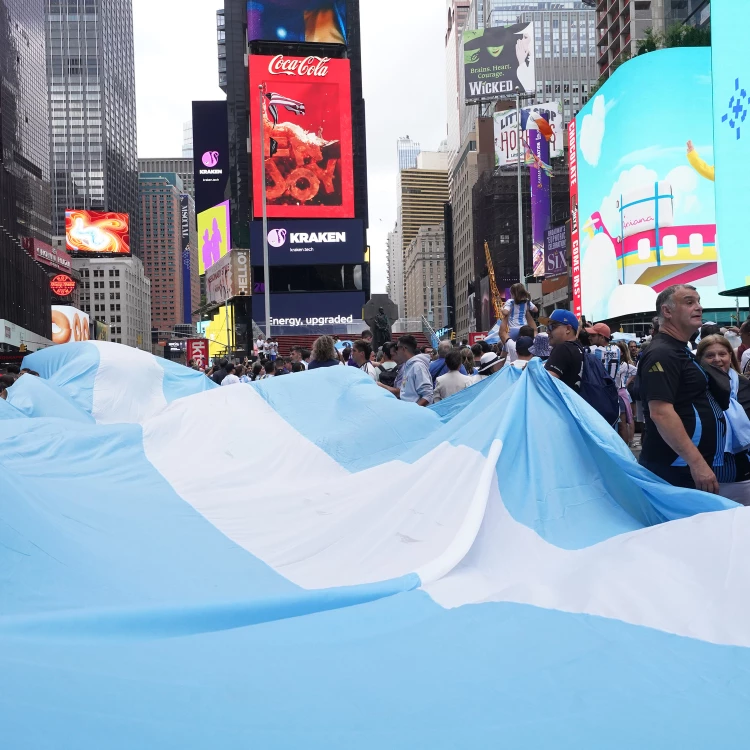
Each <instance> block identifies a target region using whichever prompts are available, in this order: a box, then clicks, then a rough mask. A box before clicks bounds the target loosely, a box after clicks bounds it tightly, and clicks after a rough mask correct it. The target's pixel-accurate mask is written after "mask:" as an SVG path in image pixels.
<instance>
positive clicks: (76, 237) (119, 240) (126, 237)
mask: <svg viewBox="0 0 750 750" xmlns="http://www.w3.org/2000/svg"><path fill="white" fill-rule="evenodd" d="M65 244H66V247H67V249H68V251H69V252H72V253H108V254H112V255H130V223H129V217H128V214H118V213H113V212H111V211H84V210H81V209H68V210H67V211H65Z"/></svg>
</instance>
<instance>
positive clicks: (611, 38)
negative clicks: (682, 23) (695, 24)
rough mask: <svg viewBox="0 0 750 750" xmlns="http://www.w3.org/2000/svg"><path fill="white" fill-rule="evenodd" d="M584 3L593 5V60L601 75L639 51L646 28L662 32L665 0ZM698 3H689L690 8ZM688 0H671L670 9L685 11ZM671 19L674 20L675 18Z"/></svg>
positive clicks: (605, 74) (590, 0)
mask: <svg viewBox="0 0 750 750" xmlns="http://www.w3.org/2000/svg"><path fill="white" fill-rule="evenodd" d="M585 2H586V4H587V5H590V6H591V7H592V8H596V17H597V19H598V23H597V26H596V28H597V33H596V45H597V46H596V61H597V65H598V72H599V74H600V75H602V76H605V77H609V76H610V75H611V74H612V73H613V72H614V70H615V69H616V68H617V66H618V65H619V64H620V63H622V62H624V61H625V60H627V59H628V58H630V57H634V56H635V55H636V54H637V53H638V42H639V41H640V40H641V39H643V38H644V36H645V34H646V30H647V29H653V30H654V31H656V32H662V31H664V22H665V6H666V3H665V2H664V0H638V2H635V3H631V2H630V0H598V1H597V0H585ZM696 5H698V3H695V2H694V1H693V2H691V6H692V8H691V10H692V9H694V8H695V6H696ZM687 7H688V2H687V0H681V1H680V2H673V3H672V9H673V12H674V13H675V14H677V13H678V12H679V11H678V8H679V9H684V10H687ZM670 20H672V21H676V20H679V19H677V18H671V19H670Z"/></svg>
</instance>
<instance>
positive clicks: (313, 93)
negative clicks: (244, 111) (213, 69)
mask: <svg viewBox="0 0 750 750" xmlns="http://www.w3.org/2000/svg"><path fill="white" fill-rule="evenodd" d="M249 65H250V113H251V118H250V119H251V140H252V144H253V146H252V154H251V160H252V172H253V210H254V214H255V216H256V218H258V217H260V216H262V214H263V210H262V201H261V195H262V194H261V190H262V189H263V188H265V191H266V201H267V215H268V216H269V217H270V218H287V219H302V218H319V219H322V218H329V219H334V218H336V219H350V218H353V217H354V174H353V158H352V111H351V86H350V65H349V61H348V60H329V59H328V58H326V57H288V56H285V55H276V56H275V57H270V56H264V55H251V56H250V60H249ZM259 86H262V87H263V107H262V111H261V106H260V97H259V89H258V87H259ZM261 117H263V121H264V124H265V136H264V141H265V142H264V144H263V152H262V153H263V159H262V161H263V164H262V165H261V158H260V154H259V152H260V149H259V146H258V141H259V140H260V122H261V121H260V118H261Z"/></svg>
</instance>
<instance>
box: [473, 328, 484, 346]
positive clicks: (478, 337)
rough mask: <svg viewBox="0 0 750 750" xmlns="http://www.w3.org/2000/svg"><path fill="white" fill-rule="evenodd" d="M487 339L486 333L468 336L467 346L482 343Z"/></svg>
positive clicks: (481, 332)
mask: <svg viewBox="0 0 750 750" xmlns="http://www.w3.org/2000/svg"><path fill="white" fill-rule="evenodd" d="M486 338H487V331H478V332H475V333H470V334H469V346H474V344H476V343H477V341H484V340H485V339H486Z"/></svg>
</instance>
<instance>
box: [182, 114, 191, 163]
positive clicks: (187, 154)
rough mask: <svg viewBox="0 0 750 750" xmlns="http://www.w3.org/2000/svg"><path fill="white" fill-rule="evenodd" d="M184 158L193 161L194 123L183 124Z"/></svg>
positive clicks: (186, 121) (186, 122) (188, 121)
mask: <svg viewBox="0 0 750 750" xmlns="http://www.w3.org/2000/svg"><path fill="white" fill-rule="evenodd" d="M182 157H183V159H190V160H191V161H192V159H193V121H192V120H185V122H183V123H182Z"/></svg>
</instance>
